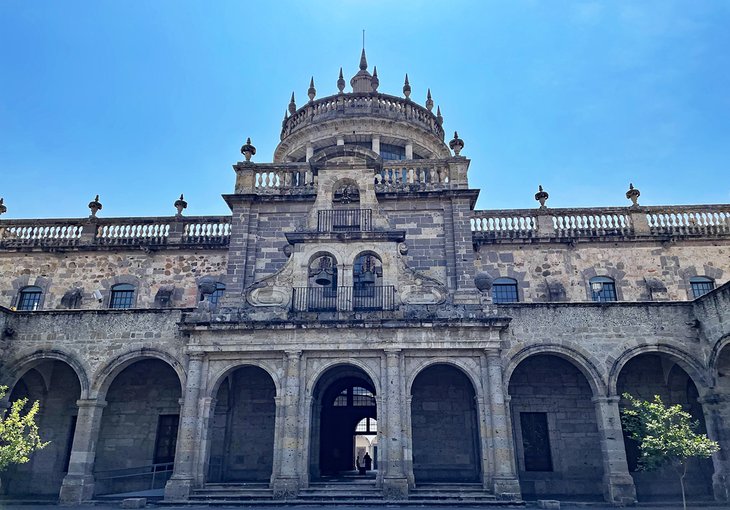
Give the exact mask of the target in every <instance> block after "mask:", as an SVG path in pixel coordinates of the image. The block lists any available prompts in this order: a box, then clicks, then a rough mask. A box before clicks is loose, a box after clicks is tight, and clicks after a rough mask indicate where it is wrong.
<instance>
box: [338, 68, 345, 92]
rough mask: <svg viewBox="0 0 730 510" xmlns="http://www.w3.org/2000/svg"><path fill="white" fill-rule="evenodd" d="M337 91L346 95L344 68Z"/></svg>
mask: <svg viewBox="0 0 730 510" xmlns="http://www.w3.org/2000/svg"><path fill="white" fill-rule="evenodd" d="M337 90H339V91H340V94H343V93H344V90H345V78H344V77H343V76H342V68H341V67H340V77H339V78H337Z"/></svg>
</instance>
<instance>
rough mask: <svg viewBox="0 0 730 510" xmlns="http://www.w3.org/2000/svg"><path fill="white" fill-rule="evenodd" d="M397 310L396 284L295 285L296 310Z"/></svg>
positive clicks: (294, 309) (293, 302) (293, 298)
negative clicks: (348, 285) (351, 285)
mask: <svg viewBox="0 0 730 510" xmlns="http://www.w3.org/2000/svg"><path fill="white" fill-rule="evenodd" d="M393 309H395V287H394V286H393V285H362V286H360V285H358V286H355V287H336V288H334V287H294V289H293V294H292V310H293V311H295V312H337V311H355V312H358V311H379V310H393Z"/></svg>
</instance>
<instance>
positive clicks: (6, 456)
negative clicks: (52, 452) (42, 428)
mask: <svg viewBox="0 0 730 510" xmlns="http://www.w3.org/2000/svg"><path fill="white" fill-rule="evenodd" d="M6 391H7V387H5V386H0V399H2V398H3V397H4V396H5V392H6ZM27 404H28V399H27V398H22V399H19V400H16V401H15V402H13V403H12V405H11V406H10V410H9V411H8V412H7V414H6V415H5V416H4V417H3V416H2V414H0V472H2V471H4V470H5V469H7V467H8V466H9V465H11V464H22V463H24V462H28V461H29V460H30V455H31V454H32V453H33V452H34V451H36V450H40V449H41V448H43V447H45V446H46V445H47V444H48V443H44V442H43V441H42V440H41V438H40V435H39V434H38V425H37V424H36V422H35V418H36V415H37V414H38V410H39V405H38V402H34V403H33V404H32V405H31V406H30V408H29V409H28V410H27V411H25V413H24V412H23V411H24V409H25V406H26V405H27Z"/></svg>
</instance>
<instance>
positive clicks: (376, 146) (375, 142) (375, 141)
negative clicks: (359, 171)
mask: <svg viewBox="0 0 730 510" xmlns="http://www.w3.org/2000/svg"><path fill="white" fill-rule="evenodd" d="M373 152H377V153H378V154H380V137H379V136H373Z"/></svg>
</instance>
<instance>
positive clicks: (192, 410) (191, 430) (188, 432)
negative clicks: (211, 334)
mask: <svg viewBox="0 0 730 510" xmlns="http://www.w3.org/2000/svg"><path fill="white" fill-rule="evenodd" d="M202 372H203V355H202V354H200V353H194V354H191V355H190V361H189V363H188V377H187V382H186V384H185V400H184V401H183V406H182V413H181V415H180V427H179V429H178V434H177V449H176V450H175V468H174V471H173V474H172V476H171V477H170V480H169V481H168V482H167V485H166V486H165V499H166V500H173V501H179V500H184V499H187V498H188V496H190V491H191V489H192V487H193V485H194V479H195V472H194V463H195V453H196V451H197V450H198V446H199V445H198V437H199V435H200V434H199V432H200V431H199V423H200V422H199V420H198V410H199V407H200V390H201V382H202V377H201V374H202Z"/></svg>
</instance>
